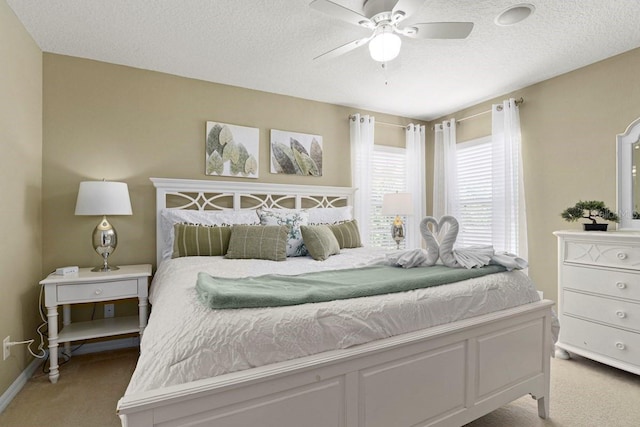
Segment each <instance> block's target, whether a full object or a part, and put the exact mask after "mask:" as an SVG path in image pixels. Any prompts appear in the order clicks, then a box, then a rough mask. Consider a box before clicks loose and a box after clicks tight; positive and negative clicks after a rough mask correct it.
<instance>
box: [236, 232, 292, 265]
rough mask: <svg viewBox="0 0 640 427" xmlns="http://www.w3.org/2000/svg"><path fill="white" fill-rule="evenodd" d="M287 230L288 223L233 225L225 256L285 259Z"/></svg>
mask: <svg viewBox="0 0 640 427" xmlns="http://www.w3.org/2000/svg"><path fill="white" fill-rule="evenodd" d="M289 230H290V227H289V226H288V225H234V226H233V227H231V239H230V240H229V249H228V250H227V255H226V257H227V258H233V259H268V260H272V261H285V260H286V259H287V239H288V236H289Z"/></svg>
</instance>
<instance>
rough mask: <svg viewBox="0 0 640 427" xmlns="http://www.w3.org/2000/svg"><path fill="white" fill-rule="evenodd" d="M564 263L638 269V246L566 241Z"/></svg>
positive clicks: (639, 251) (639, 261) (639, 265)
mask: <svg viewBox="0 0 640 427" xmlns="http://www.w3.org/2000/svg"><path fill="white" fill-rule="evenodd" d="M563 261H564V262H565V263H566V262H568V263H577V264H587V265H594V266H603V267H614V268H628V269H634V270H640V246H635V245H628V244H627V245H625V244H617V243H601V242H596V243H593V242H581V241H566V242H565V251H564V260H563Z"/></svg>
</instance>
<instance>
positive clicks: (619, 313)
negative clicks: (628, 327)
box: [616, 310, 627, 319]
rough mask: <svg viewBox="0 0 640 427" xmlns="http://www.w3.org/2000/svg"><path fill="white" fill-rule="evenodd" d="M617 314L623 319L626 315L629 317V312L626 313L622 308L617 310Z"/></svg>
mask: <svg viewBox="0 0 640 427" xmlns="http://www.w3.org/2000/svg"><path fill="white" fill-rule="evenodd" d="M616 316H618V317H619V318H621V319H624V318H625V317H627V313H625V312H624V311H622V310H618V311H616Z"/></svg>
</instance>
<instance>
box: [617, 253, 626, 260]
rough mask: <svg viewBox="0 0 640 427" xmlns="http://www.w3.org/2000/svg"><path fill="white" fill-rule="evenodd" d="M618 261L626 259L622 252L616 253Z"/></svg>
mask: <svg viewBox="0 0 640 427" xmlns="http://www.w3.org/2000/svg"><path fill="white" fill-rule="evenodd" d="M618 259H627V254H625V253H624V252H618Z"/></svg>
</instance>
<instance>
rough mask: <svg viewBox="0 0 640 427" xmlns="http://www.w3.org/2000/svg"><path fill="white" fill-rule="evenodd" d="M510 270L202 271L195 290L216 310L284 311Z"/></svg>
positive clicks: (500, 267)
mask: <svg viewBox="0 0 640 427" xmlns="http://www.w3.org/2000/svg"><path fill="white" fill-rule="evenodd" d="M505 270H506V269H505V268H504V267H502V266H499V265H488V266H485V267H481V268H472V269H466V268H449V267H445V266H440V265H436V266H432V267H418V268H398V267H390V266H371V267H364V268H351V269H346V270H331V271H319V272H313V273H304V274H298V275H295V276H285V275H281V274H267V275H264V276H255V277H246V278H242V279H230V278H223V277H213V276H211V275H209V274H207V273H198V281H197V283H196V290H197V291H198V297H199V298H200V301H202V303H204V304H205V305H207V306H209V307H211V308H215V309H222V308H256V307H279V306H285V305H296V304H305V303H314V302H325V301H333V300H337V299H347V298H358V297H364V296H372V295H381V294H388V293H393V292H404V291H410V290H413V289H419V288H427V287H430V286H438V285H444V284H446V283H452V282H458V281H460V280H466V279H471V278H474V277H480V276H485V275H487V274H493V273H499V272H502V271H505Z"/></svg>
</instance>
